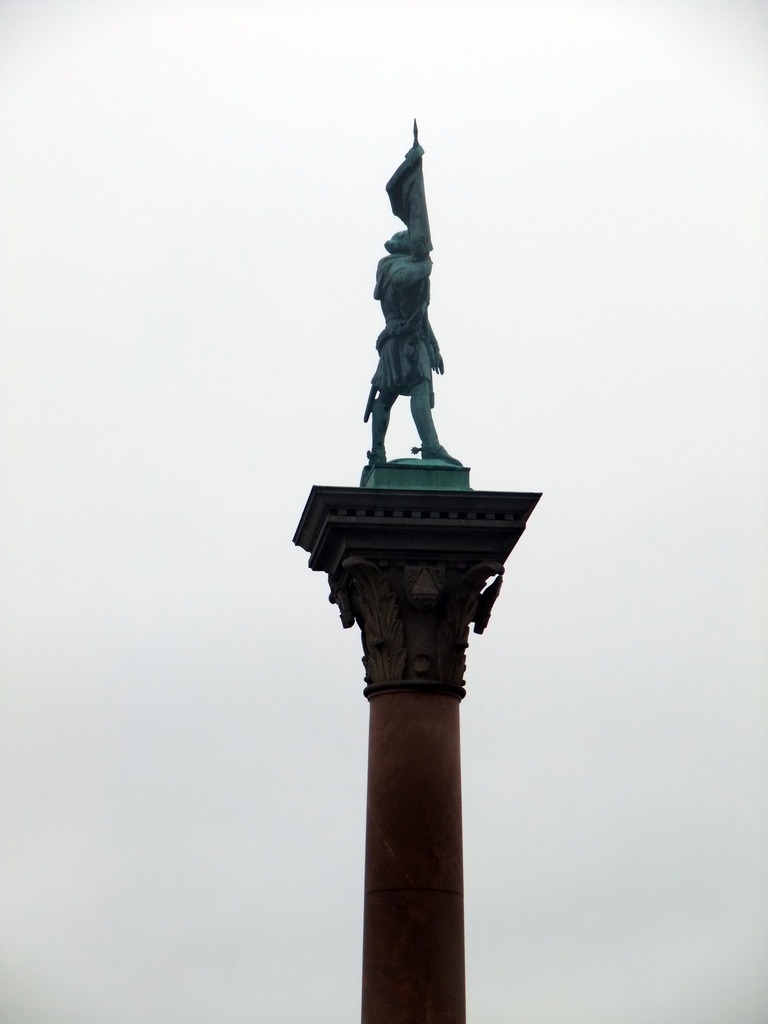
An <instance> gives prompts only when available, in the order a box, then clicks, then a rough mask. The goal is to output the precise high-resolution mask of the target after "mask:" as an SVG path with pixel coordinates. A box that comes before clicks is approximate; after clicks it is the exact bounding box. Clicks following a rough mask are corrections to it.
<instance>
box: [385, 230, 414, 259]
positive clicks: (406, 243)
mask: <svg viewBox="0 0 768 1024" xmlns="http://www.w3.org/2000/svg"><path fill="white" fill-rule="evenodd" d="M384 248H385V249H386V250H387V252H391V253H392V255H393V256H399V255H400V253H410V251H411V236H410V235H409V234H408V232H407V231H398V232H396V234H394V235H392V237H391V238H390V240H389V241H388V242H385V243H384Z"/></svg>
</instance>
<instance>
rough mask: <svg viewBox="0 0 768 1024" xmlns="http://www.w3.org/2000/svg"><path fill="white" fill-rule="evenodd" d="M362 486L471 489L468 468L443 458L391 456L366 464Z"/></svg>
mask: <svg viewBox="0 0 768 1024" xmlns="http://www.w3.org/2000/svg"><path fill="white" fill-rule="evenodd" d="M360 486H361V487H378V488H382V489H386V490H393V491H471V490H472V488H471V487H470V486H469V468H468V467H467V466H453V465H451V463H450V462H443V460H442V459H393V460H392V462H385V463H384V464H383V465H381V466H366V467H365V469H364V470H363V475H362V476H361V478H360Z"/></svg>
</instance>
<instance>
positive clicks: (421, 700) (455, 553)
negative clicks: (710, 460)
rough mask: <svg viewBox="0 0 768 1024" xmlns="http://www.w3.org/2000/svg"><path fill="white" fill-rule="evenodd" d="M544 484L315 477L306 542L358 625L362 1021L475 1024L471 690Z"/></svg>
mask: <svg viewBox="0 0 768 1024" xmlns="http://www.w3.org/2000/svg"><path fill="white" fill-rule="evenodd" d="M538 498H539V495H538V494H510V493H504V492H501V493H500V492H489V491H485V492H482V491H467V490H465V491H455V492H449V491H443V492H436V491H422V492H419V491H417V490H412V491H398V490H394V489H391V490H387V489H370V488H362V489H361V488H355V489H349V488H347V489H345V488H313V490H312V492H311V494H310V497H309V500H308V502H307V506H306V508H305V510H304V515H303V517H302V520H301V523H300V524H299V528H298V530H297V532H296V536H295V537H294V541H295V542H296V543H297V544H299V545H300V546H302V547H304V548H305V549H306V550H307V551H309V552H310V555H311V557H310V561H309V564H310V567H311V568H312V569H316V570H320V571H325V572H327V573H328V578H329V583H330V588H331V596H330V599H331V601H332V602H334V603H335V604H337V605H338V608H339V612H340V615H341V620H342V624H343V625H344V626H345V627H349V626H352V625H354V623H355V622H356V623H357V624H358V626H359V627H360V630H361V636H362V643H363V653H364V656H363V664H364V666H365V683H366V686H365V689H364V691H363V692H364V694H365V696H366V697H367V698H368V700H369V703H370V734H369V755H368V810H367V826H366V854H365V915H364V928H363V933H364V934H363V1007H362V1021H363V1024H464V1022H465V1020H466V1013H465V999H464V906H463V900H464V896H463V864H462V827H461V769H460V752H459V750H460V748H459V703H460V701H461V699H462V697H463V696H464V683H465V680H464V669H465V651H466V648H467V646H468V637H469V629H470V625H471V624H472V623H474V628H475V632H477V633H481V632H483V630H484V628H485V626H486V625H487V623H488V619H489V616H490V613H491V608H492V607H493V604H494V602H495V600H496V597H497V596H498V593H499V589H500V587H501V579H502V574H503V573H504V564H503V563H504V561H505V559H506V558H507V556H508V555H509V553H510V552H511V550H512V548H513V547H514V545H515V543H516V542H517V540H518V539H519V537H520V535H521V534H522V532H523V530H524V529H525V523H526V520H527V518H528V516H529V515H530V513H531V511H532V510H533V508H534V506H535V504H536V502H537V501H538Z"/></svg>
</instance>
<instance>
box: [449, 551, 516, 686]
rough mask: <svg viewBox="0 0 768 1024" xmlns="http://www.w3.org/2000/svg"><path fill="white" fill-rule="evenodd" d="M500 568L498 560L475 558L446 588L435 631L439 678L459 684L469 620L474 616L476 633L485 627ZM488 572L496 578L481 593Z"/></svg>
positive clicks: (489, 575) (461, 677)
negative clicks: (441, 616)
mask: <svg viewBox="0 0 768 1024" xmlns="http://www.w3.org/2000/svg"><path fill="white" fill-rule="evenodd" d="M503 572H504V566H503V565H502V564H501V563H500V562H479V563H478V564H477V565H473V566H472V568H471V569H468V570H467V572H466V573H465V574H464V575H463V576H462V578H461V580H460V581H459V583H458V585H457V586H456V587H454V588H451V590H450V591H449V594H448V600H447V602H446V609H445V617H444V619H443V621H442V622H441V624H440V632H439V643H438V669H439V674H440V678H441V679H444V680H446V681H447V682H451V683H455V684H456V685H458V686H461V685H462V684H463V682H464V670H465V668H466V657H465V653H464V652H465V651H466V649H467V647H468V646H469V624H470V623H471V622H472V621H473V620H474V621H475V623H476V626H475V631H476V632H478V633H482V631H483V629H485V627H486V625H487V624H488V617H489V616H490V614H491V608H492V606H493V602H494V601H495V600H496V597H497V595H498V593H499V589H500V587H501V576H502V574H503ZM491 576H496V577H497V579H496V580H494V582H493V583H492V584H491V586H490V587H488V589H487V590H486V591H484V592H483V593H482V594H481V591H482V590H483V587H484V586H485V584H486V581H487V580H488V579H489V578H490V577H491ZM486 594H488V596H487V597H486ZM478 627H479V628H478Z"/></svg>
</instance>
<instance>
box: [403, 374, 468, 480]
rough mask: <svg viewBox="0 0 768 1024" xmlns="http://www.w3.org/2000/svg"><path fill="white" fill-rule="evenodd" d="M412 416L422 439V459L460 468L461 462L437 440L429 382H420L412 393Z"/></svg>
mask: <svg viewBox="0 0 768 1024" xmlns="http://www.w3.org/2000/svg"><path fill="white" fill-rule="evenodd" d="M411 415H412V416H413V422H414V423H415V424H416V430H417V431H418V432H419V438H420V439H421V457H422V459H441V460H442V461H443V462H450V463H451V465H453V466H460V465H461V463H460V462H459V460H458V459H454V458H453V456H452V455H449V454H448V452H447V451H446V450H445V448H443V446H442V445H441V444H440V442H439V441H438V439H437V431H436V430H435V422H434V420H433V419H432V409H431V407H430V392H429V382H428V381H426V380H423V381H420V382H419V384H417V385H416V387H415V388H414V389H413V391H412V392H411ZM414 451H418V448H415V449H414Z"/></svg>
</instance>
